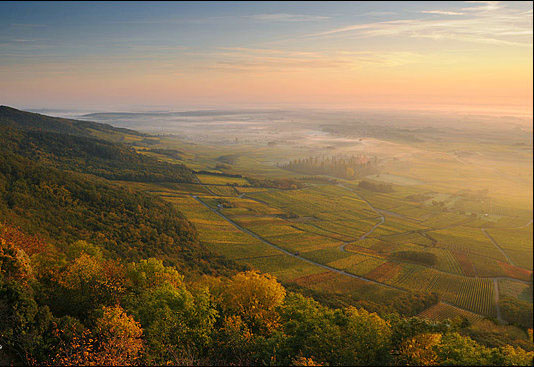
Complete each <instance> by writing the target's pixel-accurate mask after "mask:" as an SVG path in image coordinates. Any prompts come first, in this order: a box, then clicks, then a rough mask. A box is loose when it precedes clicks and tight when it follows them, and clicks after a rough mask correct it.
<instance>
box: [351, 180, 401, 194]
mask: <svg viewBox="0 0 534 367" xmlns="http://www.w3.org/2000/svg"><path fill="white" fill-rule="evenodd" d="M358 187H359V188H361V189H365V190H369V191H374V192H383V193H388V192H393V191H395V190H393V186H392V185H391V184H388V183H382V182H371V181H365V180H363V181H360V183H359V184H358Z"/></svg>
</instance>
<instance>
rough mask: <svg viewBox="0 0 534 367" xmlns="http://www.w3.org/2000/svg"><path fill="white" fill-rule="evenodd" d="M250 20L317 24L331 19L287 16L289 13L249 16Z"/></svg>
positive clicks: (298, 15) (302, 15) (295, 15)
mask: <svg viewBox="0 0 534 367" xmlns="http://www.w3.org/2000/svg"><path fill="white" fill-rule="evenodd" d="M245 17H246V18H250V19H253V20H257V21H262V22H316V21H322V20H327V19H330V17H325V16H320V15H304V14H287V13H272V14H253V15H247V16H245Z"/></svg>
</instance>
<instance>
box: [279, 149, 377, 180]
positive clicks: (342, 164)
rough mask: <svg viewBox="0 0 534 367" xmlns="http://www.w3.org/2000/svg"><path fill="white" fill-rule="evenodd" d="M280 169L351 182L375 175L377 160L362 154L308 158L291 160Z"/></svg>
mask: <svg viewBox="0 0 534 367" xmlns="http://www.w3.org/2000/svg"><path fill="white" fill-rule="evenodd" d="M280 167H281V168H285V169H287V170H290V171H294V172H299V173H303V174H309V175H329V176H335V177H340V178H345V179H349V180H351V179H355V178H358V177H362V176H365V175H369V174H372V173H375V172H376V170H377V159H376V157H375V158H374V159H370V158H368V157H367V156H365V155H363V154H360V155H357V156H355V155H353V156H350V157H342V156H340V157H336V156H334V157H309V158H303V159H295V160H292V161H290V162H288V163H286V164H283V165H280Z"/></svg>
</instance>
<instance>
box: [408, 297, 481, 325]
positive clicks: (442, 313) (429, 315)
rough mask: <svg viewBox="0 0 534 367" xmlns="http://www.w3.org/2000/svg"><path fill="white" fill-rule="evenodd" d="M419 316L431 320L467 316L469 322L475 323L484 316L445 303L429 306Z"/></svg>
mask: <svg viewBox="0 0 534 367" xmlns="http://www.w3.org/2000/svg"><path fill="white" fill-rule="evenodd" d="M418 316H419V317H422V318H425V319H430V320H436V321H444V320H446V319H454V318H456V317H463V318H466V319H467V320H468V321H469V322H471V323H475V322H477V321H480V320H482V319H483V318H482V316H480V315H478V314H476V313H473V312H469V311H465V310H462V309H460V308H457V307H454V306H451V305H448V304H445V303H441V302H440V303H438V304H435V305H434V306H432V307H430V308H427V309H426V310H424V311H423V312H421V313H420V314H419V315H418Z"/></svg>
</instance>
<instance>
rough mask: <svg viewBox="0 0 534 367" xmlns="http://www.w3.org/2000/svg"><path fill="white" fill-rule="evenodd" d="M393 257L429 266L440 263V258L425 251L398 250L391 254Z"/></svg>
mask: <svg viewBox="0 0 534 367" xmlns="http://www.w3.org/2000/svg"><path fill="white" fill-rule="evenodd" d="M391 258H393V259H398V260H407V261H412V262H415V263H418V264H423V265H427V266H434V265H436V264H437V263H438V258H437V256H436V255H435V254H433V253H431V252H423V251H397V252H394V253H392V254H391Z"/></svg>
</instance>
